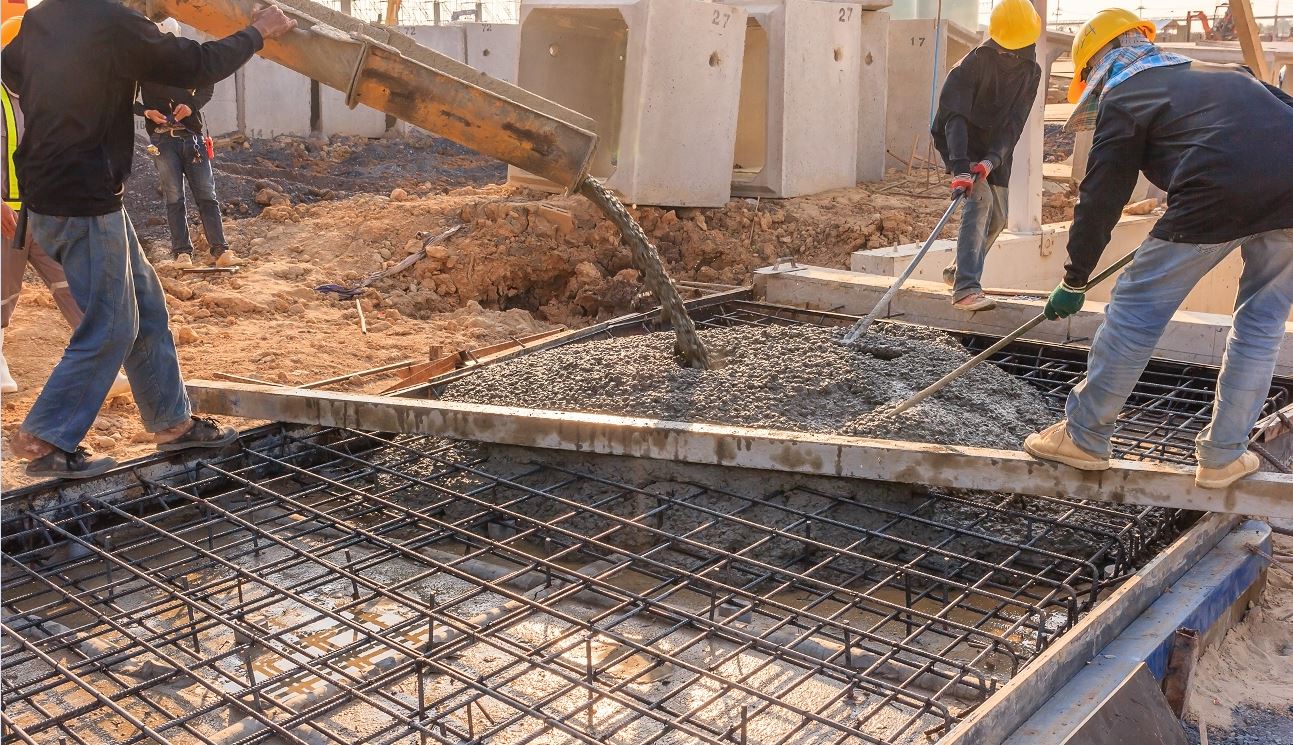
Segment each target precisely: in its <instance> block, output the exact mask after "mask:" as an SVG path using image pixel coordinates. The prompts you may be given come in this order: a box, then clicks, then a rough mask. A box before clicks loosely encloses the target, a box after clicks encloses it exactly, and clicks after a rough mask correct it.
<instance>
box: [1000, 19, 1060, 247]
mask: <svg viewBox="0 0 1293 745" xmlns="http://www.w3.org/2000/svg"><path fill="white" fill-rule="evenodd" d="M1033 6H1034V7H1036V8H1037V13H1038V14H1039V15H1040V16H1041V17H1042V19H1043V21H1045V19H1046V0H1033ZM1044 29H1045V26H1043V31H1042V36H1041V38H1040V39H1038V40H1037V62H1038V63H1039V64H1040V65H1041V68H1042V81H1041V84H1040V85H1039V86H1038V90H1037V97H1036V98H1034V99H1033V110H1032V112H1031V113H1029V115H1028V123H1027V124H1025V125H1024V133H1023V135H1022V136H1021V137H1020V138H1019V144H1017V145H1015V156H1014V164H1013V165H1012V166H1011V168H1012V170H1011V172H1010V201H1009V203H1008V209H1009V213H1010V214H1009V216H1008V219H1007V220H1006V228H1007V229H1008V230H1012V231H1014V232H1016V233H1040V232H1041V229H1042V156H1043V151H1042V135H1043V133H1044V127H1045V125H1044V124H1043V120H1044V119H1045V116H1046V88H1047V83H1048V81H1049V80H1050V74H1051V61H1052V60H1051V58H1050V53H1049V49H1048V47H1049V46H1050V45H1049V44H1047V40H1046V32H1045V30H1044Z"/></svg>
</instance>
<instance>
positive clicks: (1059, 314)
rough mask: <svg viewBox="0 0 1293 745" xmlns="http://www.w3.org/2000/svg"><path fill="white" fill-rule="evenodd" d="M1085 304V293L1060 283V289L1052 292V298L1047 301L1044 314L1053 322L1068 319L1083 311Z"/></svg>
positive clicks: (1057, 288)
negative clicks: (1058, 319) (1057, 319)
mask: <svg viewBox="0 0 1293 745" xmlns="http://www.w3.org/2000/svg"><path fill="white" fill-rule="evenodd" d="M1085 302H1086V292H1085V291H1083V290H1076V289H1074V288H1072V287H1069V286H1068V285H1067V284H1065V283H1063V282H1060V284H1059V286H1058V287H1056V288H1055V289H1054V290H1051V296H1050V297H1049V298H1047V299H1046V308H1045V309H1043V310H1042V313H1043V314H1045V316H1046V317H1047V318H1049V319H1050V320H1052V321H1054V320H1055V319H1056V318H1068V317H1069V316H1071V315H1073V314H1074V313H1077V312H1078V311H1079V310H1082V304H1083V303H1085Z"/></svg>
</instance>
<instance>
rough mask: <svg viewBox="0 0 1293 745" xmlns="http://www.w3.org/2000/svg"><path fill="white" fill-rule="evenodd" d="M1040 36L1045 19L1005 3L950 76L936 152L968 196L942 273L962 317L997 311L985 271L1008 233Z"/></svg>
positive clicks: (1018, 2) (1017, 3) (935, 131)
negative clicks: (1014, 164) (1013, 177)
mask: <svg viewBox="0 0 1293 745" xmlns="http://www.w3.org/2000/svg"><path fill="white" fill-rule="evenodd" d="M1041 31H1042V20H1041V17H1040V16H1038V15H1037V11H1036V9H1034V8H1033V6H1032V4H1031V3H1029V2H1028V0H1002V2H1000V3H998V4H997V6H996V7H995V8H993V9H992V16H991V18H990V19H989V23H988V40H987V41H985V42H984V43H983V44H982V45H981V46H979V47H976V48H975V49H973V50H971V51H970V53H969V54H967V55H965V58H964V59H962V60H961V61H960V62H958V63H957V65H956V67H953V68H952V70H951V72H949V73H948V74H947V81H946V82H945V83H944V84H943V91H942V93H941V94H940V95H939V99H938V112H937V113H936V114H935V116H934V125H933V127H932V129H931V133H932V135H933V139H934V146H935V147H936V148H938V152H939V154H940V155H942V156H943V162H944V163H945V164H946V165H947V169H948V173H951V174H952V176H953V178H952V191H953V193H956V192H957V191H958V190H961V191H964V192H965V195H966V197H965V210H964V212H963V213H962V215H961V229H960V233H959V234H958V236H957V240H956V259H955V260H954V261H953V262H952V263H951V264H949V265H948V266H947V268H946V269H944V270H943V281H945V282H946V283H947V284H949V285H951V287H952V305H953V307H955V308H958V309H960V310H964V311H970V312H973V311H978V310H988V309H990V308H992V307H993V306H994V305H995V304H994V303H993V302H992V299H991V298H989V297H988V296H987V295H985V294H984V293H983V284H982V278H983V263H984V261H985V260H986V259H987V256H988V249H990V248H991V247H992V244H993V243H994V242H996V240H997V236H998V235H1000V234H1001V231H1002V230H1003V229H1004V228H1005V227H1006V201H1007V196H1008V194H1007V187H1008V186H1009V185H1010V161H1011V156H1012V154H1013V153H1014V149H1015V143H1017V142H1018V141H1019V135H1020V134H1021V133H1022V132H1023V131H1024V123H1025V122H1026V121H1028V113H1029V111H1031V110H1032V107H1033V101H1034V100H1035V99H1036V98H1037V85H1038V83H1039V82H1040V81H1041V77H1042V72H1041V67H1040V66H1039V65H1038V64H1037V46H1036V43H1037V38H1038V37H1039V36H1041Z"/></svg>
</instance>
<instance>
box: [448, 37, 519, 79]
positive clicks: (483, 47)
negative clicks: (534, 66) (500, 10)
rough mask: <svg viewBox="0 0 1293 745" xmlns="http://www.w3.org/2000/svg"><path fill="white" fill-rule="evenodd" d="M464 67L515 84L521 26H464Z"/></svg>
mask: <svg viewBox="0 0 1293 745" xmlns="http://www.w3.org/2000/svg"><path fill="white" fill-rule="evenodd" d="M462 28H463V32H464V34H465V35H466V38H467V64H469V65H471V66H472V67H474V68H476V69H477V70H480V71H481V72H483V73H485V74H486V75H489V76H491V77H495V78H498V79H499V80H503V81H506V82H508V83H515V82H516V65H517V62H518V60H519V59H520V56H521V26H520V24H517V23H464V24H463V26H462Z"/></svg>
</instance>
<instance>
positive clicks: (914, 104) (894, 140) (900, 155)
mask: <svg viewBox="0 0 1293 745" xmlns="http://www.w3.org/2000/svg"><path fill="white" fill-rule="evenodd" d="M977 40H978V35H977V34H976V33H973V32H970V31H968V30H966V29H963V28H961V27H960V26H959V25H956V24H954V23H952V22H950V21H942V22H941V23H940V22H936V21H935V20H934V19H932V18H911V19H903V20H891V21H890V22H889V50H888V57H889V60H888V73H889V79H888V86H887V91H888V101H887V103H886V112H885V121H886V125H885V147H886V148H887V151H888V153H889V161H888V162H889V165H890V167H894V168H897V167H903V168H905V167H906V164H907V163H908V162H910V159H911V157H912V153H913V152H914V153H915V154H916V157H919V158H926V157H928V158H929V159H930V160H931V161H933V162H934V163H935V164H936V165H937V164H938V163H940V162H941V161H940V160H939V158H938V153H937V152H935V151H934V149H933V144H932V142H931V140H930V137H929V125H930V121H931V120H932V118H933V113H934V106H935V105H936V103H937V92H938V90H939V89H941V88H942V85H943V80H944V79H945V78H946V77H947V72H948V71H949V70H951V69H952V66H953V65H955V64H956V63H957V62H958V61H960V59H961V58H962V57H964V56H965V55H966V53H968V52H969V51H970V49H972V48H973V47H974V46H975V44H976V43H977ZM936 58H937V76H936V75H935V69H936V66H935V61H936Z"/></svg>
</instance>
